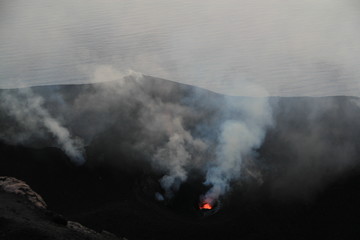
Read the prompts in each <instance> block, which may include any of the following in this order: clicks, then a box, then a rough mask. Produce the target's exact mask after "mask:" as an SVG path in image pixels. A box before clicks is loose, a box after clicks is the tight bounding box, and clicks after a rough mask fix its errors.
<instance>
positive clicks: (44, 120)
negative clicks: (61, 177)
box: [0, 88, 85, 165]
mask: <svg viewBox="0 0 360 240" xmlns="http://www.w3.org/2000/svg"><path fill="white" fill-rule="evenodd" d="M12 93H13V94H11V93H10V92H3V93H2V94H1V96H0V99H1V108H2V109H4V110H5V114H7V115H8V116H10V117H13V119H14V120H15V122H14V123H13V124H17V125H19V126H20V128H21V129H22V130H23V131H20V132H18V133H17V134H14V132H11V134H6V132H2V134H0V139H2V140H4V141H8V142H9V141H10V142H15V143H25V142H26V141H31V138H32V137H33V136H34V135H37V136H43V135H44V134H45V133H44V131H46V132H49V133H50V134H51V135H52V136H53V137H54V138H55V140H56V142H57V144H58V145H59V147H60V148H61V149H62V150H63V151H64V152H65V153H66V154H67V155H68V156H69V158H70V159H71V160H72V161H73V162H74V163H76V164H79V165H80V164H83V163H84V162H85V157H84V145H83V143H82V141H81V139H79V138H76V137H72V136H71V134H70V132H69V130H68V129H66V128H65V127H64V126H62V125H61V123H60V122H59V121H58V120H56V119H55V118H53V117H52V116H51V115H50V114H49V112H48V111H47V110H46V109H45V108H44V106H43V105H44V99H43V98H42V97H41V96H38V95H35V94H34V93H33V92H32V90H31V89H30V88H26V89H19V90H18V91H16V93H15V92H12ZM4 133H5V134H4Z"/></svg>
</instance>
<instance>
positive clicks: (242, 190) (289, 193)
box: [0, 83, 360, 240]
mask: <svg viewBox="0 0 360 240" xmlns="http://www.w3.org/2000/svg"><path fill="white" fill-rule="evenodd" d="M162 84H163V83H162ZM166 84H167V83H166ZM171 84H172V83H171ZM45 88H47V87H45ZM66 88H67V90H64V89H66ZM79 88H81V87H79V86H74V87H71V86H64V87H61V88H60V90H59V89H58V90H57V91H60V92H61V91H64V92H67V93H70V92H72V91H73V93H72V94H75V93H76V92H77V91H80V90H79ZM173 88H179V89H182V90H181V91H185V92H186V91H190V90H189V89H188V88H190V87H188V86H185V87H184V86H177V85H176V84H175V85H174V86H173V87H172V88H171V89H172V90H171V91H173ZM36 91H37V90H36ZM41 91H43V92H46V91H44V90H43V89H42V90H41ZM41 91H39V92H41ZM181 91H180V92H181ZM74 92H75V93H74ZM153 94H154V95H155V96H156V93H153ZM202 94H203V95H202V98H201V99H195V100H193V101H195V102H196V104H195V105H196V107H197V108H199V109H201V107H202V106H203V105H202V102H207V101H209V99H217V98H218V99H221V96H219V95H217V94H213V93H206V94H205V95H204V93H202ZM162 97H163V96H162ZM160 98H161V96H160ZM163 100H164V98H163ZM65 101H70V102H71V101H72V99H71V97H69V98H65ZM358 101H359V99H357V98H352V97H329V98H271V99H270V103H271V105H272V112H273V115H274V120H273V121H274V124H273V125H272V126H271V127H269V129H268V130H267V133H266V137H265V139H264V142H263V144H262V145H261V146H260V147H259V148H258V149H256V152H257V156H256V160H255V161H254V162H253V163H252V165H251V166H249V167H248V168H247V169H250V170H249V174H248V175H243V176H246V177H245V178H244V179H243V180H242V181H240V182H234V183H233V184H232V189H231V191H230V192H229V193H227V194H226V195H225V196H224V197H223V198H222V199H221V207H220V210H219V211H218V212H217V213H215V214H213V215H210V216H204V215H203V213H202V212H201V211H200V210H199V209H198V201H199V196H200V195H201V194H204V192H205V191H206V190H207V188H206V187H204V186H203V184H202V183H203V181H204V174H203V173H202V172H201V171H199V170H198V169H193V170H191V171H190V173H189V177H188V179H187V180H186V181H185V182H184V183H183V184H182V185H181V187H180V189H179V190H178V192H177V193H176V194H175V196H174V197H173V198H172V199H170V200H165V201H157V200H156V199H155V197H154V195H155V193H156V192H161V191H162V189H161V187H160V185H159V182H158V179H159V178H160V177H161V176H162V174H163V173H162V172H161V171H157V170H156V169H154V168H153V167H152V166H151V164H149V163H148V162H142V161H141V158H143V157H146V154H144V153H141V152H139V153H136V151H135V150H132V149H131V141H134V142H135V140H136V139H134V138H133V135H129V134H130V132H132V133H133V134H136V126H137V125H136V124H137V123H136V122H134V121H135V120H133V125H132V124H129V126H127V129H125V130H124V129H120V128H119V126H117V125H116V124H115V125H114V124H113V123H112V124H109V125H108V127H107V128H104V129H100V130H99V132H101V133H96V134H94V135H95V137H94V136H92V137H91V139H90V138H89V139H90V140H89V141H88V142H87V143H86V148H85V150H86V159H87V160H86V162H85V164H83V165H81V166H77V165H76V164H74V163H72V162H71V160H70V159H69V157H68V156H67V155H66V154H65V153H64V152H63V151H62V150H60V149H59V148H57V147H46V146H45V145H46V144H44V143H43V142H41V141H40V140H37V142H36V144H33V145H34V146H30V145H28V144H23V143H21V144H20V143H19V144H15V143H9V142H6V141H4V140H3V141H1V142H0V155H1V160H0V176H12V177H16V178H18V179H20V180H23V181H25V182H26V183H27V184H29V185H30V186H31V187H32V189H33V190H34V191H36V192H37V193H39V194H40V195H41V196H42V197H43V199H44V200H45V202H46V203H47V205H48V210H49V211H52V212H56V213H57V214H61V215H63V216H64V218H66V219H68V220H71V221H76V222H80V223H81V224H83V225H84V226H86V227H89V228H91V229H94V230H95V231H98V232H101V231H102V230H106V231H109V232H111V233H114V234H115V235H117V236H118V237H126V238H128V239H130V240H132V239H310V238H319V239H320V238H321V239H357V238H358V237H359V236H360V228H359V224H360V206H359V203H360V191H359V186H360V164H359V163H360V158H359V156H360V155H359V152H360V141H359V139H360V138H359V136H360V122H359V121H358V119H360V118H359V117H360V110H359V107H358V105H357V104H358ZM217 102H218V101H217ZM219 102H220V103H217V104H220V105H221V101H219ZM49 104H50V105H51V104H54V103H51V102H50V103H49ZM204 108H205V107H204ZM113 110H114V111H115V109H112V110H111V111H109V112H105V113H104V112H103V113H102V114H103V115H101V116H100V117H99V118H101V119H103V118H104V117H105V118H106V116H109V115H111V116H112V117H114V118H115V119H116V120H118V121H124V122H127V121H128V120H129V119H128V115H126V116H122V115H116V114H115V115H113V114H114V111H113ZM206 110H207V111H209V114H216V113H214V111H213V110H212V109H211V108H206ZM115 112H116V111H115ZM215 112H216V111H215ZM82 114H83V115H84V116H83V118H82V121H83V122H82V123H81V124H80V123H78V122H71V121H70V122H69V124H68V126H69V128H73V129H75V131H77V133H78V134H77V135H79V136H85V135H86V134H85V133H84V131H83V128H85V127H82V126H80V125H86V124H90V125H88V128H98V125H96V124H95V123H96V122H97V121H98V120H97V118H96V117H97V116H96V114H95V113H94V112H90V111H88V112H86V111H84V112H83V113H82ZM131 114H134V115H136V112H131ZM69 118H70V117H69ZM70 119H71V118H70ZM74 119H76V117H74ZM215 119H216V118H215ZM2 121H3V122H5V121H7V120H6V117H5V115H3V116H2ZM129 121H130V120H129ZM214 121H215V122H216V120H214ZM6 123H7V122H6ZM7 124H8V123H7ZM3 126H4V125H3ZM8 126H10V125H8ZM75 126H77V127H78V128H76V127H75ZM190 127H191V126H190ZM129 139H130V140H129ZM134 142H133V143H134ZM115 143H119V144H120V145H118V147H116V145H115ZM114 159H115V160H116V161H115V160H114ZM119 162H120V163H121V164H119ZM254 173H257V174H254ZM19 199H20V200H17V198H14V197H12V195H9V194H7V193H0V201H1V214H2V216H0V220H1V221H0V232H1V234H2V235H0V236H3V237H4V239H6V236H7V234H9V233H10V232H11V234H15V235H8V236H14V237H13V238H8V239H30V238H27V237H26V236H27V235H28V234H29V231H32V232H31V233H32V234H33V235H34V236H36V234H39V236H38V237H33V239H56V238H55V237H53V236H55V235H57V233H59V236H61V237H59V238H58V239H83V238H81V237H77V236H75V235H71V233H70V232H69V231H70V230H67V229H65V228H64V227H61V226H59V224H58V223H53V222H51V221H52V220H51V219H50V220H48V218H49V216H47V215H46V214H45V213H39V212H38V211H37V210H34V209H30V210H29V209H27V208H26V207H25V206H24V203H23V202H22V201H23V199H21V198H19ZM6 209H13V210H11V211H13V213H11V212H9V211H8V210H6ZM15 216H16V217H15ZM17 219H28V220H21V221H18V220H17ZM24 221H25V222H24ZM29 221H30V222H32V223H31V224H33V226H36V229H37V230H36V231H33V230H27V229H26V228H25V226H27V223H28V222H29ZM25 223H26V224H25ZM31 224H30V225H29V226H32V225H31ZM41 228H43V229H44V230H43V231H44V232H45V233H48V234H49V235H46V236H52V237H50V238H46V237H45V235H43V232H42V230H41ZM24 229H25V230H24ZM31 229H33V228H31ZM39 229H40V230H39ZM59 229H60V230H61V229H62V230H61V231H60V230H59ZM60 232H61V233H60ZM51 234H52V235H51ZM69 234H70V235H71V237H69ZM94 239H96V238H94Z"/></svg>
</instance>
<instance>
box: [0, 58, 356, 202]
mask: <svg viewBox="0 0 360 240" xmlns="http://www.w3.org/2000/svg"><path fill="white" fill-rule="evenodd" d="M87 71H89V69H88V70H87ZM88 77H89V79H90V80H89V81H90V82H96V83H93V84H84V85H73V86H43V87H34V88H31V89H28V88H24V89H10V90H1V91H0V99H1V102H0V112H1V114H0V122H1V125H0V129H1V131H0V139H1V141H5V142H8V143H11V144H19V143H20V144H23V145H27V146H36V147H46V146H57V147H59V148H61V149H62V150H63V151H64V152H65V153H66V154H67V155H68V156H69V158H70V159H72V160H73V161H74V163H76V164H82V163H84V161H85V146H87V147H86V149H87V151H90V152H87V153H86V155H87V156H88V157H87V162H86V164H89V166H97V165H106V164H107V165H111V166H114V168H121V169H132V168H143V169H144V170H146V171H149V170H150V169H152V170H151V171H154V172H155V173H156V176H157V179H158V180H159V186H160V187H161V188H162V190H160V191H159V189H157V190H155V191H158V192H157V193H156V192H155V191H154V194H155V195H154V196H155V198H156V199H158V200H159V201H162V200H165V199H170V198H172V197H173V196H174V195H175V194H176V192H177V191H178V190H179V189H180V187H181V185H182V183H184V182H187V181H191V180H192V178H191V177H192V176H191V173H194V172H196V173H200V174H202V176H201V177H200V178H202V179H203V184H204V185H205V186H206V189H207V190H208V192H204V193H203V194H204V196H203V197H204V200H205V201H208V202H213V201H217V200H221V199H222V198H225V197H226V196H228V194H231V190H232V189H234V187H238V186H240V185H241V186H242V185H243V184H246V183H248V182H249V181H248V180H249V179H253V180H254V183H256V184H257V186H262V187H263V188H266V189H267V190H268V191H269V193H270V194H271V196H273V197H275V198H280V199H286V198H299V197H300V198H304V199H308V198H309V197H311V196H314V195H316V193H317V192H318V191H319V190H321V189H322V188H323V187H325V186H327V184H329V183H330V182H331V181H333V180H334V179H336V178H337V177H339V176H341V175H342V174H344V173H346V172H348V171H349V170H350V169H352V167H353V166H355V165H356V164H357V161H356V159H357V158H356V156H357V155H358V154H359V151H358V149H360V146H359V144H358V142H357V141H354V139H356V138H357V136H358V135H360V132H359V131H360V125H359V123H358V122H357V121H356V119H359V118H360V110H359V109H360V108H359V107H358V106H359V105H360V104H359V103H358V102H359V100H358V98H345V97H344V98H341V97H329V98H286V99H282V98H249V97H230V96H224V95H220V94H217V93H213V92H210V91H207V90H204V89H199V88H196V87H193V86H188V85H183V84H178V83H174V82H171V81H166V80H163V79H158V78H153V77H149V76H145V75H142V74H141V73H138V72H134V71H126V72H122V71H120V70H118V69H117V68H116V67H113V66H111V65H99V66H96V67H95V68H94V70H93V71H92V72H91V73H90V74H88ZM257 91H264V90H263V89H261V88H260V89H258V90H257ZM339 116H341V117H339ZM129 171H130V170H129ZM254 186H255V185H254Z"/></svg>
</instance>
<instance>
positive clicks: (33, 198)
mask: <svg viewBox="0 0 360 240" xmlns="http://www.w3.org/2000/svg"><path fill="white" fill-rule="evenodd" d="M0 189H1V190H3V191H5V192H9V193H15V194H19V195H23V196H25V197H26V198H27V199H28V200H29V201H30V202H31V203H33V204H34V205H35V206H36V207H38V208H43V209H46V208H47V205H46V203H45V201H44V200H43V199H42V197H41V196H40V195H39V194H37V193H36V192H35V191H33V190H32V189H31V187H30V186H29V185H27V184H26V183H25V182H23V181H21V180H19V179H16V178H13V177H0Z"/></svg>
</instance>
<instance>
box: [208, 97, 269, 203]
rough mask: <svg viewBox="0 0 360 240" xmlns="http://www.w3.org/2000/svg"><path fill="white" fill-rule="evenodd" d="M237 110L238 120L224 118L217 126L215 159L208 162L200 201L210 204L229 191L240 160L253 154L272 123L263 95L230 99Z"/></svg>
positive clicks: (236, 175) (241, 163)
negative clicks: (205, 191) (206, 186)
mask: <svg viewBox="0 0 360 240" xmlns="http://www.w3.org/2000/svg"><path fill="white" fill-rule="evenodd" d="M234 104H235V109H236V110H237V111H238V113H240V115H241V117H240V120H237V119H232V120H226V121H224V123H223V124H222V126H221V134H220V137H219V144H218V147H217V149H216V158H215V160H214V161H213V162H211V163H210V164H209V167H208V169H207V172H206V180H205V182H204V184H205V185H209V186H211V188H210V189H209V191H208V192H207V193H206V194H205V196H203V201H205V202H207V203H210V204H213V203H214V201H217V200H218V199H219V197H220V196H222V195H223V194H225V193H226V192H227V191H229V188H230V183H231V181H232V180H237V179H239V178H240V177H241V168H242V166H243V160H244V158H247V157H250V158H252V157H255V152H254V150H256V149H257V148H259V147H260V146H261V144H262V142H263V140H264V137H265V133H266V129H267V127H269V126H270V125H271V123H272V117H271V108H270V105H269V103H268V99H267V98H259V99H253V100H252V101H239V102H231V103H230V105H233V106H234Z"/></svg>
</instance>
